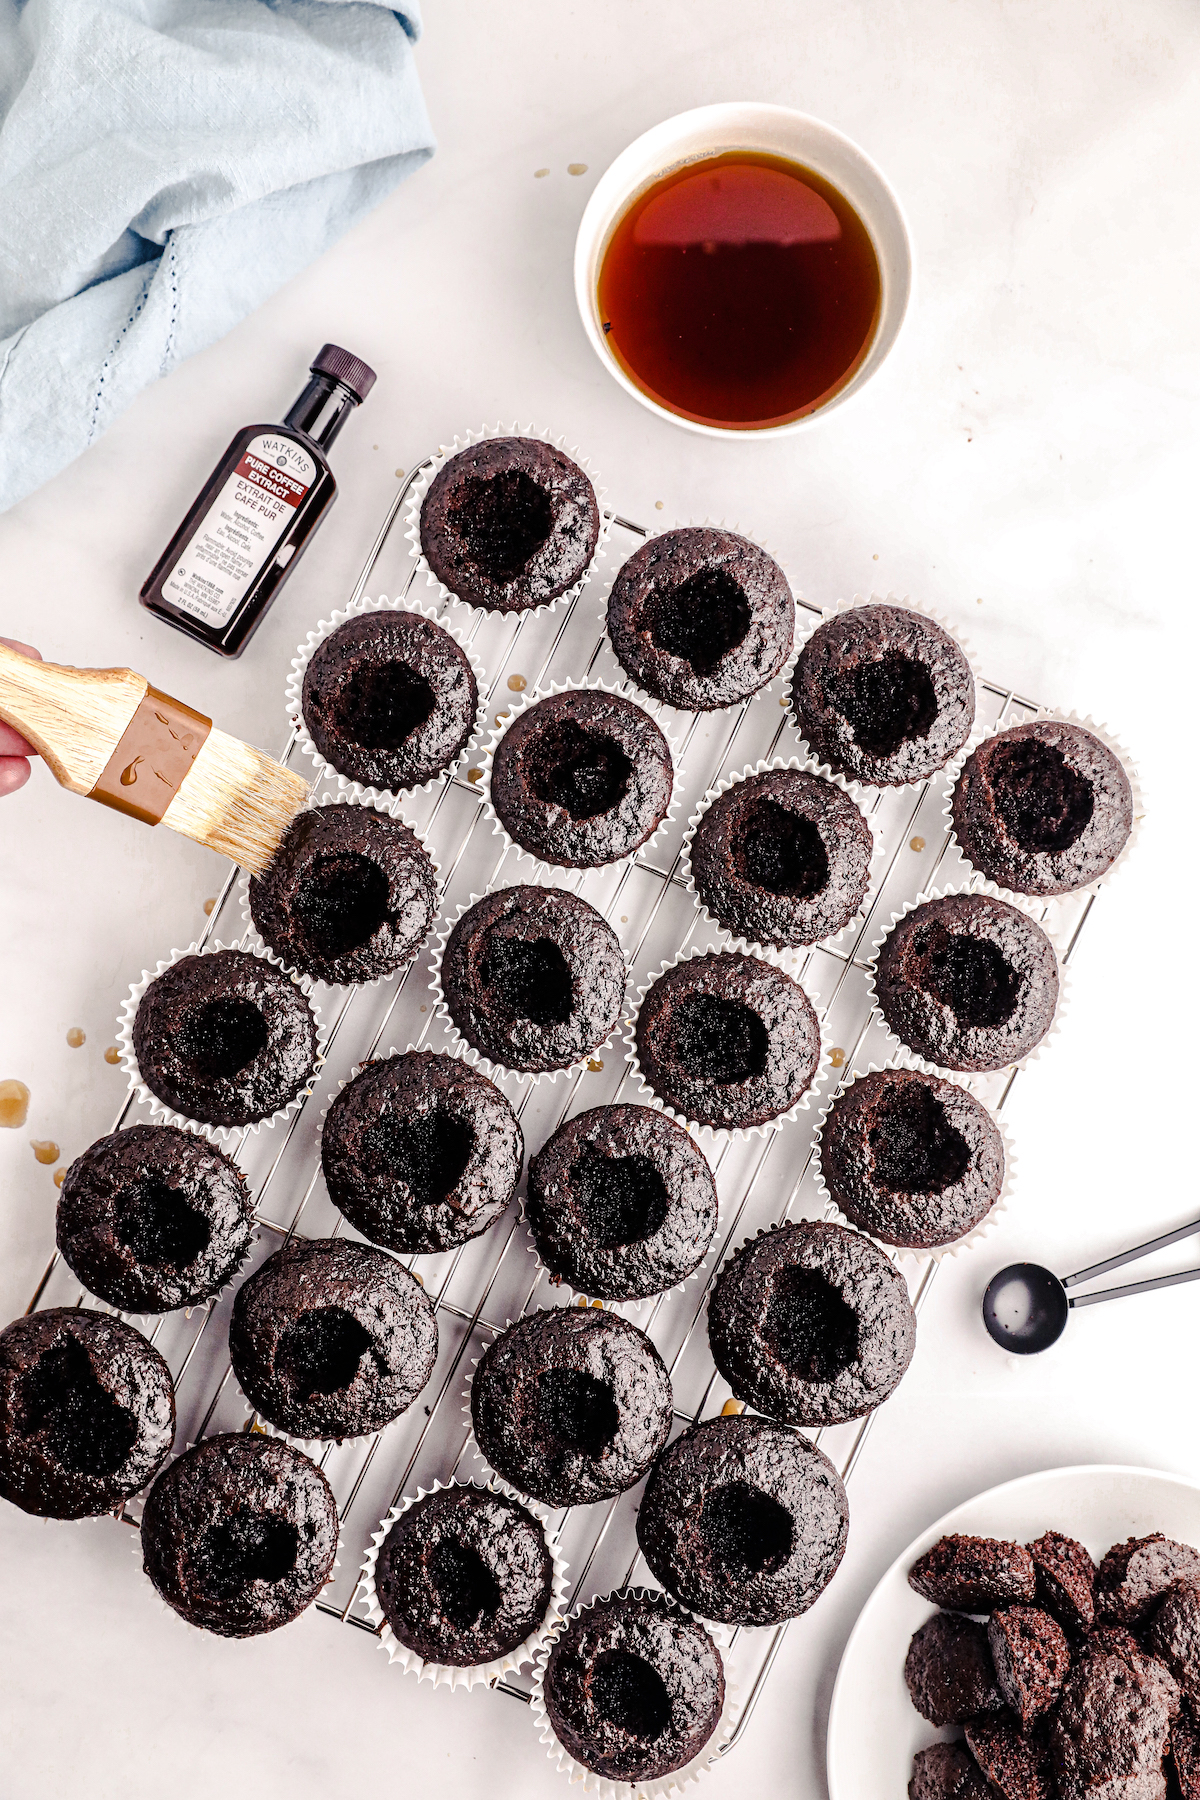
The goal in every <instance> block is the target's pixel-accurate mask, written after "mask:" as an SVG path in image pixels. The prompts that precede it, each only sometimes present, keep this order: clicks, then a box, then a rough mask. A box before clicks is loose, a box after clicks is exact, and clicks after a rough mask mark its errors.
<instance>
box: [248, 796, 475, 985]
mask: <svg viewBox="0 0 1200 1800" xmlns="http://www.w3.org/2000/svg"><path fill="white" fill-rule="evenodd" d="M426 785H427V786H428V785H429V784H428V783H426ZM331 806H362V807H366V808H367V809H368V810H369V811H371V812H377V813H383V814H385V815H386V817H387V818H389V819H397V820H399V822H400V824H401V825H405V826H407V827H408V829H409V831H411V832H412V834H413V836H414V837H415V838H416V840H417V842H418V844H420V846H421V848H422V850H424V852H425V854H426V856H428V858H429V860H430V863H431V864H432V865H433V873H434V880H435V885H436V880H437V877H438V876H439V875H440V874H441V869H440V868H439V867H438V865H437V863H436V862H434V858H433V852H432V851H431V850H430V848H429V845H428V844H427V843H426V842H425V837H424V834H423V833H422V832H420V831H419V830H418V829H417V827H416V826H415V825H414V824H413V823H412V821H411V820H410V819H406V818H405V817H404V814H403V813H399V812H396V811H395V807H396V801H395V800H394V799H393V800H388V799H387V798H386V796H383V795H378V794H373V793H371V792H369V791H368V790H367V789H366V788H357V789H356V788H354V787H353V786H349V785H348V786H346V787H344V788H343V789H342V790H341V791H340V792H339V793H336V794H329V795H327V796H326V798H325V799H323V800H322V799H318V797H317V796H316V795H315V794H314V795H311V796H310V797H309V799H308V801H307V803H306V804H305V805H304V806H302V807H301V808H300V812H301V813H306V812H323V811H325V810H327V809H328V808H329V807H331ZM296 817H297V818H299V817H300V813H297V814H296ZM250 881H251V871H250V870H249V869H243V870H242V871H241V872H240V874H239V875H238V881H237V902H238V906H239V907H240V908H241V915H242V925H243V926H244V928H245V935H246V938H247V940H248V942H249V945H250V947H251V949H253V950H255V951H258V950H261V951H262V952H263V953H264V954H265V955H267V956H270V957H272V958H273V959H274V960H276V961H278V960H279V959H278V955H277V953H276V952H275V951H273V950H272V949H271V946H270V945H269V944H268V943H267V942H266V941H265V939H264V938H263V935H262V933H261V931H259V929H258V926H257V925H256V924H255V923H254V917H253V914H252V913H251V911H250ZM441 898H442V893H441V888H440V887H439V888H438V900H439V903H440V901H441ZM435 924H436V920H435ZM432 930H433V926H430V931H432ZM428 941H429V932H426V934H425V937H424V938H423V939H422V940H421V942H420V943H419V944H418V945H417V947H416V949H415V950H414V951H413V954H412V956H411V957H410V959H409V960H408V962H406V963H397V965H396V967H395V968H394V969H389V970H388V972H387V974H386V975H371V976H368V977H366V978H365V979H364V980H362V981H334V982H328V983H326V986H329V987H336V988H341V989H344V990H347V991H351V992H354V991H357V990H358V989H359V988H377V987H379V986H380V985H381V983H382V982H385V981H391V980H392V979H393V977H395V976H397V975H399V976H401V977H403V976H404V975H406V974H407V973H408V971H409V970H410V969H411V968H412V966H413V964H414V963H415V962H416V960H417V958H418V957H419V956H420V954H421V951H422V949H423V948H424V946H425V944H426V943H428ZM305 979H307V980H309V981H312V982H313V983H316V982H317V981H320V980H323V979H324V978H323V977H322V976H317V975H311V976H308V977H306V978H305Z"/></svg>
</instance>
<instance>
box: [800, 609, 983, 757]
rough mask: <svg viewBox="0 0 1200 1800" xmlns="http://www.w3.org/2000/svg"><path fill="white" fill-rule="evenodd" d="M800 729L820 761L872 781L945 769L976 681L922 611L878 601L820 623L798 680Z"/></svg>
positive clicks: (971, 707) (964, 727)
mask: <svg viewBox="0 0 1200 1800" xmlns="http://www.w3.org/2000/svg"><path fill="white" fill-rule="evenodd" d="M792 704H793V706H794V708H795V713H796V718H797V720H798V722H799V726H800V731H801V733H802V735H803V736H804V737H805V738H806V739H807V741H808V745H809V748H810V749H811V750H812V752H813V754H814V756H816V757H817V758H818V759H819V760H820V761H821V762H825V763H828V764H829V766H830V768H831V769H834V770H836V771H837V772H838V773H839V774H842V775H848V776H850V777H851V778H852V779H853V780H855V781H865V782H869V783H870V784H871V785H872V786H873V787H897V786H900V785H901V784H902V783H904V782H908V781H922V780H924V778H925V777H926V776H927V775H932V774H933V772H934V770H935V769H941V768H944V767H945V765H946V764H947V763H948V762H949V761H950V759H951V757H952V756H954V755H955V754H956V753H957V752H958V751H959V750H961V749H962V746H963V745H964V744H965V743H966V741H967V738H968V736H969V735H970V731H971V726H972V725H973V724H974V722H975V680H974V677H973V676H972V674H971V665H970V663H969V662H968V661H967V659H966V657H965V656H964V655H963V652H962V651H961V649H960V648H959V646H958V645H957V644H956V643H955V641H954V639H953V638H952V637H951V636H950V635H949V634H948V633H947V632H945V631H943V630H942V628H941V626H940V625H935V624H934V622H933V620H932V619H928V618H926V617H925V615H924V613H919V612H912V611H910V610H909V608H908V607H904V606H888V605H884V604H882V603H881V602H879V601H872V602H871V603H870V604H869V605H867V606H852V607H849V608H847V610H846V611H845V612H840V613H835V614H834V615H833V617H832V618H829V619H826V620H825V621H824V623H823V624H821V625H818V626H817V629H816V630H815V631H814V632H813V634H812V636H811V637H810V638H809V640H808V642H807V643H806V644H805V646H804V648H803V649H802V650H801V652H800V656H799V660H798V661H797V664H796V674H795V678H794V680H793V683H792Z"/></svg>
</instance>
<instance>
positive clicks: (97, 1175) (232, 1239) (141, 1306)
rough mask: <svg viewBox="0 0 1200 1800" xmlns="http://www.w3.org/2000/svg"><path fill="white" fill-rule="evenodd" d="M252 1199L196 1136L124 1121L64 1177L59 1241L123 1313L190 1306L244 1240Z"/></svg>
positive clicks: (228, 1267) (75, 1266)
mask: <svg viewBox="0 0 1200 1800" xmlns="http://www.w3.org/2000/svg"><path fill="white" fill-rule="evenodd" d="M253 1226H254V1202H253V1200H252V1199H251V1196H250V1190H249V1188H248V1187H247V1185H246V1178H245V1176H244V1175H243V1174H242V1171H241V1170H240V1169H239V1168H238V1166H237V1164H236V1163H235V1162H234V1161H233V1160H232V1159H231V1158H230V1157H228V1156H225V1155H224V1154H223V1153H222V1152H221V1151H220V1150H218V1149H216V1147H215V1146H214V1145H212V1144H210V1143H209V1142H208V1141H207V1139H206V1138H202V1137H199V1136H198V1135H197V1134H196V1133H195V1132H194V1131H178V1130H176V1128H175V1127H174V1126H173V1125H129V1126H127V1127H126V1128H125V1130H124V1131H114V1132H112V1133H111V1135H110V1136H108V1137H102V1138H99V1139H98V1140H97V1141H96V1143H94V1144H92V1145H91V1147H90V1148H89V1149H87V1150H85V1151H84V1153H83V1155H82V1156H77V1157H76V1159H75V1161H74V1162H73V1163H72V1164H71V1166H70V1168H69V1169H68V1170H67V1172H66V1175H65V1176H64V1178H63V1184H62V1191H61V1193H60V1195H59V1200H58V1217H57V1239H58V1247H59V1249H60V1250H61V1252H62V1255H63V1259H64V1261H65V1262H66V1264H67V1266H68V1268H69V1269H70V1270H71V1271H72V1273H73V1274H75V1275H77V1276H78V1278H79V1280H80V1281H82V1283H83V1285H84V1287H86V1288H87V1289H88V1291H89V1292H90V1293H93V1294H95V1296H96V1298H97V1299H98V1300H105V1301H107V1302H108V1304H109V1305H110V1306H116V1307H119V1308H120V1309H121V1311H122V1312H136V1313H142V1312H145V1313H160V1312H170V1311H171V1310H172V1309H173V1308H175V1307H177V1306H195V1305H197V1304H198V1303H199V1302H200V1301H202V1300H205V1299H207V1298H208V1296H209V1295H210V1294H215V1293H216V1292H217V1290H218V1289H219V1288H221V1287H223V1286H224V1285H225V1283H226V1282H227V1281H228V1280H229V1277H230V1276H231V1275H232V1274H233V1272H234V1270H235V1269H236V1268H237V1267H238V1264H239V1263H240V1262H241V1260H242V1258H243V1257H244V1255H245V1254H246V1250H247V1248H248V1246H249V1243H250V1237H251V1232H252V1230H253Z"/></svg>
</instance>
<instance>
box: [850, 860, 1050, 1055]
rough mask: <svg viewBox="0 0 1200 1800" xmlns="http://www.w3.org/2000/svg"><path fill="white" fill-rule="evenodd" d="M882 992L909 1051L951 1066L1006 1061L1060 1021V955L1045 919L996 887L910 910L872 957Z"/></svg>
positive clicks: (883, 1008)
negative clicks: (996, 892)
mask: <svg viewBox="0 0 1200 1800" xmlns="http://www.w3.org/2000/svg"><path fill="white" fill-rule="evenodd" d="M875 997H876V999H877V1001H878V1003H879V1010H880V1012H881V1013H882V1014H883V1017H884V1020H885V1021H886V1023H887V1024H888V1025H889V1026H890V1027H891V1029H892V1031H893V1032H894V1033H895V1034H896V1036H897V1037H898V1038H899V1039H900V1041H901V1042H902V1043H904V1044H907V1045H908V1047H909V1049H910V1050H915V1051H916V1052H917V1054H918V1055H919V1056H924V1057H927V1058H928V1059H929V1061H930V1062H933V1063H940V1064H941V1066H942V1067H943V1068H945V1069H963V1070H968V1071H972V1070H984V1069H1003V1068H1007V1066H1008V1065H1009V1063H1015V1062H1020V1060H1021V1058H1022V1057H1023V1056H1028V1055H1029V1052H1030V1051H1031V1050H1033V1049H1035V1048H1036V1047H1037V1045H1038V1044H1040V1043H1041V1041H1042V1039H1043V1038H1044V1037H1045V1035H1046V1033H1047V1032H1048V1031H1049V1029H1050V1027H1051V1025H1052V1024H1053V1023H1054V1012H1055V1008H1056V1007H1057V1005H1058V959H1057V957H1056V956H1055V954H1054V946H1053V944H1052V943H1051V942H1050V939H1049V938H1048V937H1047V936H1046V933H1045V932H1044V931H1043V930H1042V928H1041V926H1040V925H1038V924H1036V923H1035V922H1034V920H1033V919H1031V918H1030V917H1029V916H1028V914H1027V913H1023V912H1019V911H1018V909H1017V908H1016V907H1015V906H1010V905H1009V904H1008V902H1007V901H1005V900H994V899H993V898H992V896H991V895H990V894H946V895H944V896H943V897H942V898H941V899H940V900H926V901H925V902H924V903H923V904H922V905H921V906H918V907H915V908H914V910H913V911H912V912H908V913H905V914H904V916H903V918H901V919H900V920H899V921H898V922H897V923H896V924H895V925H894V926H893V927H892V930H891V932H890V933H889V934H888V936H887V938H886V939H885V940H884V943H883V947H882V949H881V950H880V951H879V955H878V957H877V959H876V964H875Z"/></svg>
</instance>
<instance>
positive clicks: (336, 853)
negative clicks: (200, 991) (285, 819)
mask: <svg viewBox="0 0 1200 1800" xmlns="http://www.w3.org/2000/svg"><path fill="white" fill-rule="evenodd" d="M437 912H438V888H437V873H436V871H435V869H434V866H433V864H432V862H431V861H430V860H429V854H428V852H427V851H426V849H425V846H424V845H423V844H422V843H421V840H420V839H419V838H418V837H417V836H416V835H415V834H414V833H413V832H411V831H410V830H409V828H408V826H407V825H405V824H404V822H403V821H402V820H400V819H393V818H392V817H391V815H390V814H388V813H383V812H376V810H375V808H374V807H370V806H350V805H344V804H343V805H336V804H331V805H329V806H318V807H315V808H313V809H312V810H311V811H308V812H302V813H301V814H300V815H299V816H298V817H297V818H296V819H294V820H293V821H292V823H291V824H290V825H289V826H288V829H287V831H286V832H285V833H284V836H283V842H282V843H281V844H280V846H279V849H278V850H277V851H276V853H275V858H274V861H273V862H272V863H271V866H270V868H269V869H268V870H267V872H266V874H265V875H256V876H254V877H253V878H252V880H251V882H250V916H251V918H252V919H253V920H254V924H255V927H256V929H257V931H258V934H259V936H260V937H261V938H262V940H263V943H264V944H266V945H267V946H268V948H269V949H271V950H274V952H275V954H276V955H277V956H279V957H281V958H282V959H283V961H284V962H285V963H287V964H288V966H289V967H291V968H295V969H299V970H300V972H301V974H302V975H311V976H313V977H314V978H315V979H316V980H318V981H330V982H354V981H376V980H378V979H379V978H380V977H381V976H383V975H391V974H392V973H394V971H395V970H396V969H403V968H407V967H408V965H409V963H410V962H411V961H412V959H413V957H414V956H415V955H416V954H417V951H418V950H419V949H420V948H421V945H422V944H423V943H424V942H425V939H426V938H427V937H428V935H429V931H430V928H431V926H432V925H433V922H434V920H435V919H436V918H437Z"/></svg>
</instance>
